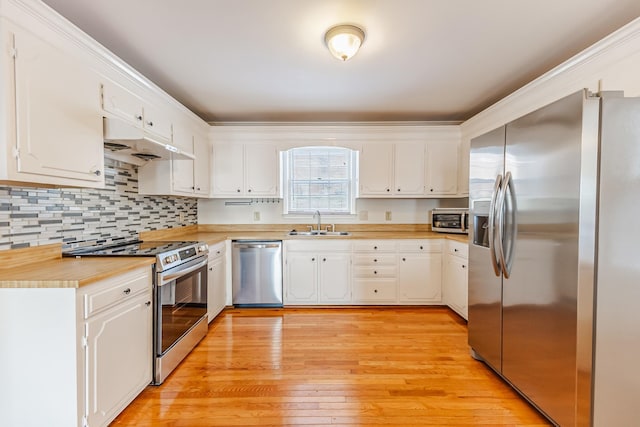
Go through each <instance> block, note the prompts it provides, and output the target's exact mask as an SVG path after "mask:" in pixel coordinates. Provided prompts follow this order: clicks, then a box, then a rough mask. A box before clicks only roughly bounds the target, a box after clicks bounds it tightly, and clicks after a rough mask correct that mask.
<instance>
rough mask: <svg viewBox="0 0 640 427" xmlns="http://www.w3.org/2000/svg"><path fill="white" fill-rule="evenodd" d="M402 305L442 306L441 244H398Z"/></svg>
mask: <svg viewBox="0 0 640 427" xmlns="http://www.w3.org/2000/svg"><path fill="white" fill-rule="evenodd" d="M398 302H399V303H400V304H440V303H441V302H442V241H441V240H411V241H406V242H400V243H399V244H398Z"/></svg>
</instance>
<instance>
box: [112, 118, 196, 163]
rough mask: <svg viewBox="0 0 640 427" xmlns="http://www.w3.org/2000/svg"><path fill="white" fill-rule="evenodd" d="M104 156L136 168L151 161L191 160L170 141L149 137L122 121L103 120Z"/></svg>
mask: <svg viewBox="0 0 640 427" xmlns="http://www.w3.org/2000/svg"><path fill="white" fill-rule="evenodd" d="M103 125H104V148H105V151H104V153H105V156H106V157H109V158H112V159H115V160H119V161H122V162H125V163H133V164H135V165H138V166H142V165H144V164H145V163H146V162H148V161H152V160H170V159H172V158H173V159H183V160H193V159H195V157H194V156H193V154H191V153H187V152H184V151H182V150H180V149H179V148H178V147H176V146H174V145H172V144H171V141H169V140H168V139H164V138H162V137H158V136H156V135H151V134H149V133H148V132H146V131H145V130H144V129H141V128H139V127H136V126H133V125H131V124H129V123H127V122H125V121H123V120H120V119H114V118H109V117H104V118H103Z"/></svg>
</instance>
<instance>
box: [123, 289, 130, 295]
mask: <svg viewBox="0 0 640 427" xmlns="http://www.w3.org/2000/svg"><path fill="white" fill-rule="evenodd" d="M123 293H124V294H125V295H129V294H130V293H131V288H127V289H125V290H124V291H123Z"/></svg>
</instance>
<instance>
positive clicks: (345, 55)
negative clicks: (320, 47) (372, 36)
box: [324, 25, 364, 61]
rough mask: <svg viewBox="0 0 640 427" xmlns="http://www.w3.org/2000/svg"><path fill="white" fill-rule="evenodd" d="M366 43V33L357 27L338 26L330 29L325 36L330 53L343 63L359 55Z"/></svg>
mask: <svg viewBox="0 0 640 427" xmlns="http://www.w3.org/2000/svg"><path fill="white" fill-rule="evenodd" d="M363 41H364V31H362V29H361V28H358V27H356V26H355V25H338V26H336V27H332V28H330V29H329V30H328V31H327V33H326V34H325V36H324V42H325V43H326V45H327V48H328V49H329V52H331V54H332V55H333V56H335V57H336V58H338V59H339V60H341V61H346V60H347V59H350V58H351V57H352V56H353V55H355V54H356V53H358V49H360V45H362V42H363Z"/></svg>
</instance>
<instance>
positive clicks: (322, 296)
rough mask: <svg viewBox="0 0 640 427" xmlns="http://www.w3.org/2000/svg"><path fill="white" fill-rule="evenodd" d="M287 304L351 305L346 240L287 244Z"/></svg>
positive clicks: (349, 251) (297, 241)
mask: <svg viewBox="0 0 640 427" xmlns="http://www.w3.org/2000/svg"><path fill="white" fill-rule="evenodd" d="M284 288H285V292H284V294H285V300H284V303H285V305H286V304H293V305H315V304H348V303H349V302H350V301H351V243H350V242H348V241H344V240H332V241H317V240H315V241H311V240H289V241H286V242H285V274H284Z"/></svg>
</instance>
